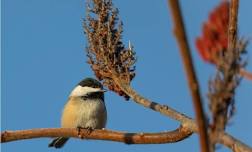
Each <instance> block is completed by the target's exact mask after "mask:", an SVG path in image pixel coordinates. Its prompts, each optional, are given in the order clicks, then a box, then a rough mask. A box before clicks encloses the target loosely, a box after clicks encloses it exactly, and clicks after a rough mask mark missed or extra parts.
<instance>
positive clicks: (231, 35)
mask: <svg viewBox="0 0 252 152" xmlns="http://www.w3.org/2000/svg"><path fill="white" fill-rule="evenodd" d="M238 8H239V0H231V6H230V12H229V25H228V50H229V51H234V49H235V48H236V42H237V18H238Z"/></svg>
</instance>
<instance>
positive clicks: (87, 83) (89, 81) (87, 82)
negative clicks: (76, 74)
mask: <svg viewBox="0 0 252 152" xmlns="http://www.w3.org/2000/svg"><path fill="white" fill-rule="evenodd" d="M78 85H80V86H82V87H92V88H103V86H102V84H101V83H100V82H99V81H97V80H96V79H94V78H86V79H83V80H82V81H81V82H80V83H79V84H78Z"/></svg>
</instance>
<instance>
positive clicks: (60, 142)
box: [48, 137, 69, 148]
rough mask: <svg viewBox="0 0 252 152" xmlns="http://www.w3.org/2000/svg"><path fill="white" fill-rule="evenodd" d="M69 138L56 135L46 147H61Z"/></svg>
mask: <svg viewBox="0 0 252 152" xmlns="http://www.w3.org/2000/svg"><path fill="white" fill-rule="evenodd" d="M68 139H69V138H66V137H58V138H55V139H53V141H52V142H51V143H50V144H49V145H48V147H54V148H61V147H63V146H64V145H65V143H66V142H67V140H68Z"/></svg>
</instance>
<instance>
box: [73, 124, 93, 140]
mask: <svg viewBox="0 0 252 152" xmlns="http://www.w3.org/2000/svg"><path fill="white" fill-rule="evenodd" d="M81 129H86V130H85V133H84V134H81ZM93 130H94V129H93V128H92V127H85V128H83V127H80V126H78V127H77V131H78V137H79V138H81V139H84V138H85V137H86V136H88V135H90V134H91V132H92V131H93Z"/></svg>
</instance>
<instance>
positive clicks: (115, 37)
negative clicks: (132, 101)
mask: <svg viewBox="0 0 252 152" xmlns="http://www.w3.org/2000/svg"><path fill="white" fill-rule="evenodd" d="M83 26H84V31H85V34H86V35H87V39H88V47H87V49H86V50H87V56H88V63H89V64H90V65H91V68H92V70H93V71H94V73H95V75H96V77H97V78H98V79H99V80H101V81H102V82H103V84H104V85H105V86H107V87H108V88H109V89H110V90H112V91H114V92H116V93H117V94H119V95H120V96H123V97H125V99H126V100H128V99H129V96H128V95H127V94H126V93H125V92H123V91H122V90H121V89H120V87H119V86H118V85H117V84H116V83H114V81H113V79H112V76H113V75H116V76H117V77H119V78H120V81H123V82H124V83H126V84H130V82H131V80H132V79H133V78H134V77H135V66H134V63H135V62H136V57H135V52H134V51H133V47H132V46H129V48H125V46H124V44H123V42H122V40H121V39H122V31H123V27H122V22H121V21H119V18H118V10H117V9H116V8H114V6H113V4H112V1H111V0H102V1H101V0H92V1H89V2H88V4H87V16H86V20H84V25H83Z"/></svg>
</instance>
